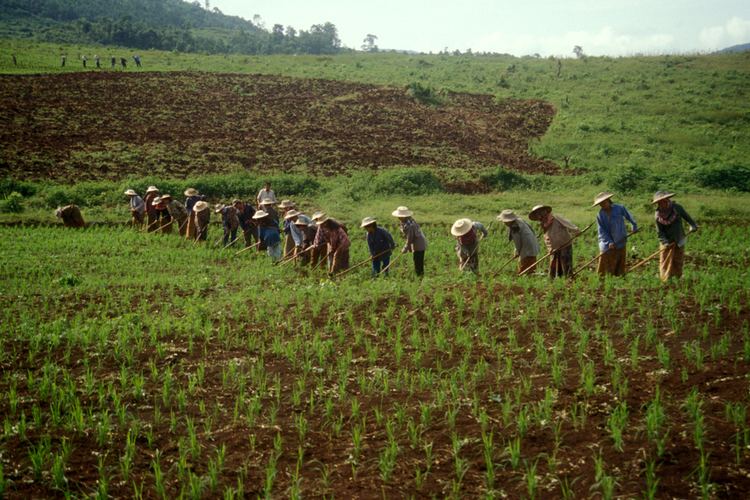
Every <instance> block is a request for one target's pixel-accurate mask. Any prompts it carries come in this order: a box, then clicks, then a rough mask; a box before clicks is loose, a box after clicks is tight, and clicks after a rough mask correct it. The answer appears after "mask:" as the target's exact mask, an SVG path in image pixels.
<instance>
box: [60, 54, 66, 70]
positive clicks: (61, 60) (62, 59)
mask: <svg viewBox="0 0 750 500" xmlns="http://www.w3.org/2000/svg"><path fill="white" fill-rule="evenodd" d="M60 67H61V68H64V67H65V54H63V55H62V56H60Z"/></svg>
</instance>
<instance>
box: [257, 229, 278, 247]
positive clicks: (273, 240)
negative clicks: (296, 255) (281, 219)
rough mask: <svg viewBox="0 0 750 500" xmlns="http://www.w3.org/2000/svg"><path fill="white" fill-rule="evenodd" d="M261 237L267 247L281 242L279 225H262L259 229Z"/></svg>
mask: <svg viewBox="0 0 750 500" xmlns="http://www.w3.org/2000/svg"><path fill="white" fill-rule="evenodd" d="M258 232H259V235H260V239H261V241H263V243H265V245H266V246H267V247H273V246H276V245H278V244H279V243H281V236H280V235H279V228H278V226H261V227H260V228H259V229H258Z"/></svg>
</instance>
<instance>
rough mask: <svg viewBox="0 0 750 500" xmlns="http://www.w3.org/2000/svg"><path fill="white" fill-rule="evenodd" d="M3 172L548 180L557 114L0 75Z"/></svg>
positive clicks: (241, 83) (218, 82)
mask: <svg viewBox="0 0 750 500" xmlns="http://www.w3.org/2000/svg"><path fill="white" fill-rule="evenodd" d="M0 98H1V99H2V103H3V105H2V107H0V123H3V124H4V125H3V126H2V127H1V128H0V146H1V147H0V175H10V176H13V177H16V178H20V179H54V180H57V181H63V182H66V181H67V182H72V181H78V180H85V179H91V180H93V179H120V178H123V177H126V176H133V175H136V176H144V175H150V174H158V175H166V176H171V177H185V176H187V175H189V174H195V173H199V172H200V173H210V172H226V171H228V170H232V169H235V170H236V169H242V170H246V171H277V172H278V171H291V170H294V171H304V172H310V173H315V174H324V175H330V174H335V173H339V172H344V171H349V170H356V169H381V168H388V167H391V166H414V165H424V166H438V167H442V168H445V167H449V168H450V167H461V168H465V169H470V170H471V169H477V168H484V167H493V166H498V165H502V166H503V167H506V168H511V169H514V170H518V171H523V172H536V173H541V172H543V173H556V172H557V171H558V167H557V166H556V165H555V164H553V163H552V162H550V161H547V160H544V159H540V158H536V157H534V156H532V155H530V154H529V152H528V149H529V148H528V144H529V141H530V140H531V139H534V138H539V137H541V136H542V135H543V134H544V133H545V131H546V130H547V128H548V127H549V125H550V123H551V121H552V118H553V117H554V114H555V108H554V107H553V106H552V105H551V104H549V103H546V102H542V101H516V100H505V101H502V102H498V101H496V100H495V98H494V97H493V96H489V95H472V94H455V93H453V94H448V95H444V96H442V104H441V105H438V106H431V105H427V104H422V103H420V102H418V101H417V100H415V99H414V98H413V97H412V96H410V95H409V93H408V92H407V91H406V90H405V89H403V88H393V87H378V86H374V85H364V84H357V83H346V82H338V81H329V80H304V79H293V78H285V77H278V76H261V75H234V74H209V73H186V72H182V73H141V74H124V73H85V74H84V73H76V74H60V75H29V76H4V77H0Z"/></svg>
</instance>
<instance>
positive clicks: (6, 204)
mask: <svg viewBox="0 0 750 500" xmlns="http://www.w3.org/2000/svg"><path fill="white" fill-rule="evenodd" d="M0 212H2V213H4V214H19V213H21V212H23V196H21V193H17V192H15V191H13V192H12V193H10V194H9V195H8V196H6V197H5V199H4V200H2V201H0Z"/></svg>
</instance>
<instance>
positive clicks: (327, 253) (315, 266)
mask: <svg viewBox="0 0 750 500" xmlns="http://www.w3.org/2000/svg"><path fill="white" fill-rule="evenodd" d="M330 254H331V252H326V254H325V255H324V256H323V258H322V259H320V260H319V261H318V263H317V264H315V265H314V266H313V269H317V268H319V267H320V265H321V264H322V263H323V262H326V261H327V260H328V256H329V255H330Z"/></svg>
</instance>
